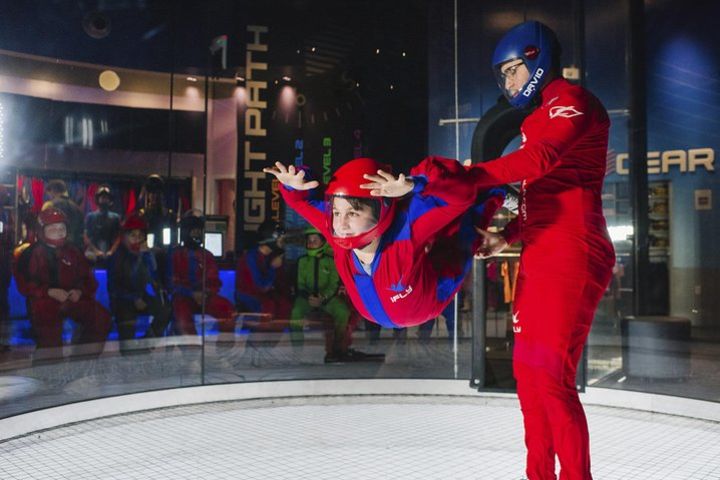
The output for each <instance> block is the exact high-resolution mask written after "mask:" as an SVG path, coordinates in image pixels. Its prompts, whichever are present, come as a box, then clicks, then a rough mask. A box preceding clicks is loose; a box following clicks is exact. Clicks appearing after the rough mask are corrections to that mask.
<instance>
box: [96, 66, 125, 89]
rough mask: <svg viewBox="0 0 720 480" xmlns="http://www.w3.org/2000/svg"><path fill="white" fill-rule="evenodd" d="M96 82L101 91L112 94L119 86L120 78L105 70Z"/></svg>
mask: <svg viewBox="0 0 720 480" xmlns="http://www.w3.org/2000/svg"><path fill="white" fill-rule="evenodd" d="M98 82H99V83H100V87H101V88H102V89H103V90H107V91H108V92H113V91H115V90H117V88H118V87H119V86H120V77H119V76H118V74H117V73H115V72H113V71H112V70H105V71H103V72H102V73H101V74H100V76H99V77H98Z"/></svg>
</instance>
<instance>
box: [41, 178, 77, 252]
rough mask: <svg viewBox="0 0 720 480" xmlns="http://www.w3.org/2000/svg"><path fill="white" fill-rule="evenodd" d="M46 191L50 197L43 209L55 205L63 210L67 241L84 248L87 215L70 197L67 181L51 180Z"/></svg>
mask: <svg viewBox="0 0 720 480" xmlns="http://www.w3.org/2000/svg"><path fill="white" fill-rule="evenodd" d="M45 193H47V194H48V196H49V197H50V199H49V200H48V201H47V202H45V203H44V204H43V206H42V210H45V209H47V208H50V207H54V208H57V209H58V210H60V211H61V212H63V213H64V214H65V218H66V219H67V241H68V242H69V243H72V244H73V245H75V246H76V247H78V248H80V249H81V250H82V249H84V248H85V245H84V241H83V226H84V220H85V217H84V215H83V212H82V210H80V207H79V206H78V205H77V203H75V202H74V201H73V200H72V199H71V198H70V193H69V192H68V189H67V185H65V182H64V181H62V180H59V179H54V180H50V181H49V182H48V184H47V186H46V187H45Z"/></svg>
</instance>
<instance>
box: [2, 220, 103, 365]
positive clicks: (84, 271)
mask: <svg viewBox="0 0 720 480" xmlns="http://www.w3.org/2000/svg"><path fill="white" fill-rule="evenodd" d="M67 222H68V221H67V218H66V217H65V214H64V213H63V212H62V211H60V210H59V209H57V208H54V207H49V208H46V209H45V210H43V211H41V212H40V215H39V216H38V227H39V231H38V238H39V241H38V242H36V243H34V244H32V245H31V246H30V247H28V248H26V249H25V250H24V251H23V252H22V253H21V255H20V258H19V259H18V261H17V267H16V281H17V284H18V290H19V291H20V293H21V294H23V295H25V296H26V297H27V298H28V300H29V307H30V310H29V313H30V323H31V325H32V327H33V331H34V332H35V336H36V342H37V350H36V351H35V355H34V357H33V361H35V362H41V361H45V360H51V359H56V358H60V357H61V356H62V329H63V319H64V318H70V319H72V320H73V321H74V322H76V323H78V324H80V327H81V334H80V336H79V340H78V344H79V345H77V346H76V348H75V352H76V353H77V354H80V355H92V356H96V355H99V354H100V353H102V351H103V348H104V345H105V339H106V338H107V334H108V331H109V330H110V314H109V312H108V311H107V310H106V309H105V308H104V307H103V306H102V305H100V303H98V302H97V301H96V300H95V290H96V289H97V283H96V282H95V277H94V276H93V273H92V271H91V269H90V265H89V264H88V262H87V260H86V259H85V256H84V255H83V253H82V251H80V249H79V248H77V247H76V246H75V245H73V244H71V243H70V242H68V240H67V237H68V233H67Z"/></svg>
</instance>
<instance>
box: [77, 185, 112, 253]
mask: <svg viewBox="0 0 720 480" xmlns="http://www.w3.org/2000/svg"><path fill="white" fill-rule="evenodd" d="M112 203H113V199H112V193H111V191H110V187H109V186H107V185H100V186H99V187H98V189H97V191H96V192H95V204H96V205H97V210H95V211H94V212H90V213H88V214H87V216H86V217H85V256H86V257H87V258H88V260H90V261H91V262H96V261H97V262H99V263H102V262H103V261H104V260H105V259H106V258H108V257H110V256H111V255H112V254H113V253H115V250H117V248H118V245H120V215H118V214H117V213H115V212H113V211H111V210H110V207H111V206H112Z"/></svg>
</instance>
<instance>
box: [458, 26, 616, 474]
mask: <svg viewBox="0 0 720 480" xmlns="http://www.w3.org/2000/svg"><path fill="white" fill-rule="evenodd" d="M553 51H555V52H556V54H557V56H558V58H559V51H558V50H557V40H556V38H555V34H554V33H553V32H552V30H550V29H549V28H548V27H546V26H545V25H543V24H540V23H539V22H526V23H523V24H520V25H518V26H516V27H514V28H513V29H512V30H510V31H509V32H508V33H507V34H506V36H505V37H504V38H503V39H502V40H501V41H500V43H499V44H498V47H497V48H496V50H495V55H494V58H493V67H494V68H495V69H496V71H499V70H500V66H502V65H503V64H506V62H509V61H515V60H518V59H521V60H522V61H523V63H525V64H526V65H527V67H528V70H529V73H530V77H529V78H530V80H528V82H527V83H526V84H525V85H524V86H523V88H521V89H520V93H518V94H517V95H515V96H512V95H510V94H507V96H508V97H509V100H510V103H511V104H513V105H514V106H516V107H525V106H530V107H534V110H533V111H532V113H530V115H529V116H528V117H527V118H526V119H525V121H524V122H523V124H522V128H521V130H522V139H523V142H522V145H521V146H520V149H519V150H517V151H516V152H513V153H510V154H508V155H505V156H503V157H502V158H500V159H497V160H494V161H490V162H488V163H484V164H480V165H476V166H474V167H473V170H472V175H473V177H474V178H475V180H476V182H477V184H478V186H479V187H480V188H482V187H489V186H494V185H501V184H506V183H511V182H516V181H522V188H521V203H520V212H519V216H518V218H517V219H515V220H514V221H513V222H511V223H510V224H509V225H508V226H507V227H506V229H505V231H504V234H503V235H504V237H505V238H506V240H507V241H508V243H511V242H513V241H514V240H517V239H520V240H522V244H523V247H522V254H521V257H520V273H519V277H518V281H517V289H516V295H515V302H514V303H513V331H514V333H515V344H514V350H513V370H514V375H515V379H516V380H517V392H518V398H519V400H520V405H521V408H522V411H523V416H524V423H525V443H526V446H527V449H528V455H527V470H526V473H527V476H528V478H529V480H546V479H553V480H554V479H555V478H556V477H555V455H556V454H557V456H558V458H559V460H560V466H561V473H560V479H561V480H590V479H592V475H591V473H590V451H589V434H588V428H587V421H586V419H585V414H584V411H583V408H582V405H581V403H580V399H579V397H578V392H577V388H576V384H575V378H576V371H577V365H578V362H579V359H580V355H581V353H582V349H583V346H584V344H585V341H586V339H587V337H588V333H589V331H590V327H591V323H592V320H593V317H594V313H595V309H596V308H597V306H598V303H599V302H600V299H601V297H602V295H603V293H604V292H605V289H606V288H607V286H608V283H609V281H610V278H611V273H612V268H613V265H614V263H615V253H614V250H613V246H612V242H611V241H610V239H609V236H608V233H607V227H606V223H605V218H604V216H603V211H602V200H601V194H602V186H603V180H604V176H605V170H606V152H607V144H608V130H609V125H610V122H609V119H608V115H607V112H606V111H605V108H604V107H603V105H602V104H601V103H600V101H599V100H598V99H597V98H595V97H594V96H593V95H592V94H591V93H590V92H588V91H587V90H585V89H584V88H582V87H579V86H575V85H572V84H570V83H569V82H567V81H566V80H564V79H563V78H559V77H557V76H556V77H553V76H550V75H549V74H548V73H549V72H550V71H551V69H552V68H553V65H551V62H557V63H558V64H559V59H558V60H554V59H552V58H551V55H552V53H553ZM533 81H534V82H535V84H537V85H539V87H535V86H534V85H533V84H532V82H533ZM499 83H500V86H501V88H503V89H504V83H503V78H502V77H500V78H499ZM533 102H534V103H533Z"/></svg>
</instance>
